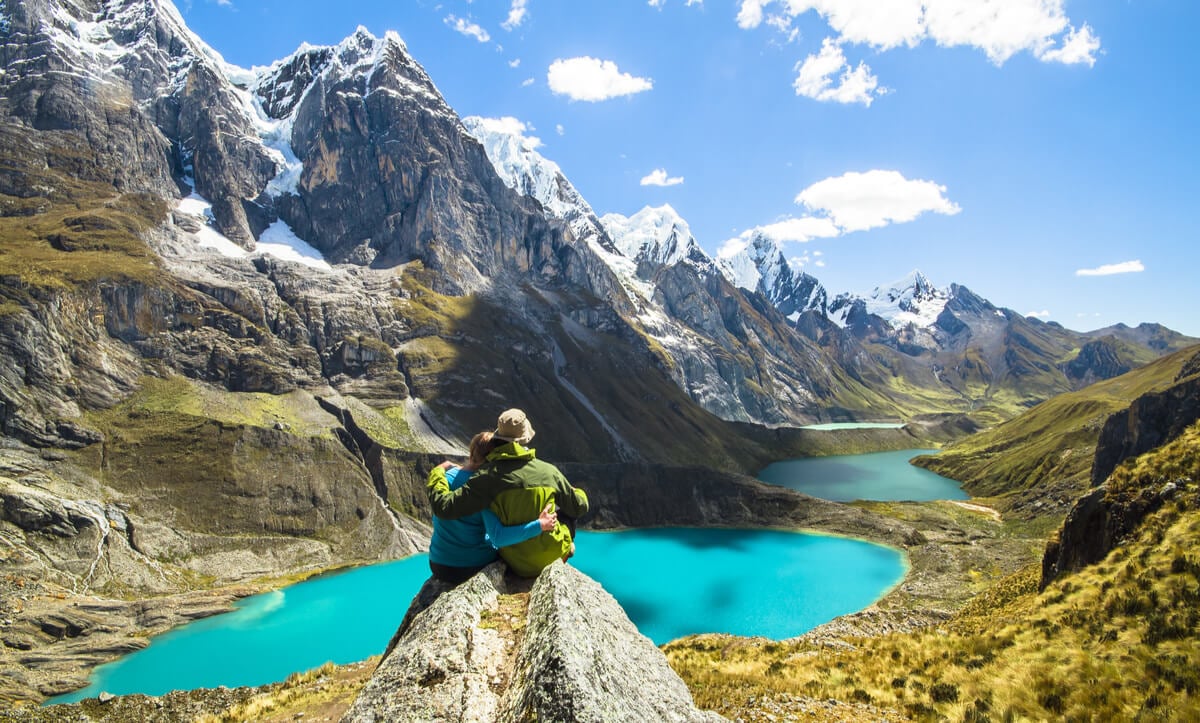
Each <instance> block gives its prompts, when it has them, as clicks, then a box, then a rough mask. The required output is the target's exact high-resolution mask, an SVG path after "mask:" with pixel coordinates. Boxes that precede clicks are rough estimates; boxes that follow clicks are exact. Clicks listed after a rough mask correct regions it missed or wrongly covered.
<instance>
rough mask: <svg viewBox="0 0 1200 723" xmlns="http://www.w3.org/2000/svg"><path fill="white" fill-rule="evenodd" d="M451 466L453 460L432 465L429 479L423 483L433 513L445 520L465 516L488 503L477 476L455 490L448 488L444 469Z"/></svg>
mask: <svg viewBox="0 0 1200 723" xmlns="http://www.w3.org/2000/svg"><path fill="white" fill-rule="evenodd" d="M453 466H455V465H454V463H453V462H442V463H441V464H439V465H438V466H437V467H434V468H433V469H432V470H430V471H429V480H428V482H426V485H425V491H426V493H427V494H428V495H429V506H430V507H431V508H433V514H435V515H437V516H438V517H441V518H442V519H446V520H456V519H458V518H459V517H465V516H466V515H469V514H472V513H474V512H478V511H480V510H482V509H483V508H485V507H487V504H488V498H487V496H486V494H480V485H479V484H478V482H479V477H478V476H476V477H473V478H472V479H471V480H469V481H468V482H467V483H466V484H465V485H463V486H462V487H459V488H458V489H456V490H451V489H450V482H449V481H448V480H447V479H446V470H447V469H449V468H450V467H453Z"/></svg>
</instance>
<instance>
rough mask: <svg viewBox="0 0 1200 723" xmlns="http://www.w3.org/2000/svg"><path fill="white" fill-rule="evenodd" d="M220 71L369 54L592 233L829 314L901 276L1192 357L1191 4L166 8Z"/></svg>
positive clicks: (1153, 0) (578, 0)
mask: <svg viewBox="0 0 1200 723" xmlns="http://www.w3.org/2000/svg"><path fill="white" fill-rule="evenodd" d="M179 9H180V12H181V14H182V15H183V17H184V19H185V20H186V21H187V23H188V25H189V26H190V27H191V28H192V30H193V31H195V32H196V33H197V34H198V35H199V36H200V37H201V38H203V39H204V40H205V41H206V42H207V43H208V44H209V45H211V46H212V47H213V48H215V49H216V50H217V51H218V52H220V53H221V54H222V55H223V56H224V57H225V59H226V60H227V61H229V62H231V63H234V64H236V65H240V66H243V67H252V66H255V65H266V64H269V63H270V62H272V61H274V60H277V59H279V58H282V57H284V56H286V55H288V54H290V53H291V52H293V51H294V50H295V49H296V48H297V47H298V46H299V45H300V43H301V42H309V43H312V44H316V45H331V44H335V43H337V42H338V41H340V40H341V39H342V38H344V37H346V36H347V35H349V34H351V33H352V32H353V31H354V30H355V28H356V27H357V26H358V25H363V26H365V27H366V28H367V29H368V30H370V31H371V32H372V33H374V34H375V35H378V36H382V35H383V34H384V33H385V32H386V31H388V30H392V31H395V32H396V33H398V34H399V35H400V37H401V38H403V39H404V41H405V43H406V44H407V46H408V49H409V51H410V52H411V53H412V55H413V56H414V57H415V58H416V59H417V61H418V62H420V63H421V64H422V65H423V66H424V67H425V69H426V70H427V71H428V72H429V74H430V76H431V77H432V78H433V81H434V83H436V84H437V86H438V87H439V89H440V90H441V91H442V93H443V94H444V95H445V96H446V99H447V101H448V102H449V103H450V105H451V106H452V107H453V108H454V109H455V110H457V111H458V112H459V114H460V115H462V116H467V115H481V116H485V117H491V118H502V117H511V118H514V119H516V120H517V121H519V122H520V123H523V124H524V128H525V131H524V132H525V134H526V135H527V136H531V137H536V138H537V139H539V140H540V142H541V145H540V146H539V148H538V150H539V152H541V153H542V155H544V156H545V157H547V158H549V159H550V160H552V161H555V162H556V163H558V165H559V166H560V167H561V168H562V170H563V172H564V173H565V174H566V175H567V177H568V178H569V179H570V180H571V182H572V183H574V184H575V186H576V187H577V188H578V189H579V190H580V192H581V193H582V194H583V195H584V197H585V198H586V199H587V200H588V202H589V203H591V205H592V207H593V208H594V209H595V210H596V212H597V213H598V214H601V215H602V214H605V213H610V212H615V213H620V214H624V215H626V216H628V215H632V214H634V213H636V212H637V211H638V210H640V209H642V208H643V207H644V206H647V205H650V206H659V205H662V204H664V203H668V204H670V205H671V206H672V207H673V208H675V210H676V211H678V212H679V214H680V215H681V216H683V218H685V219H686V220H687V221H688V223H689V224H690V225H691V228H692V231H693V233H694V234H695V236H696V239H697V240H698V241H699V243H700V244H701V246H703V247H704V248H705V249H706V250H707V251H708V252H709V253H710V254H713V255H717V254H718V253H719V252H720V251H721V249H722V248H729V247H733V246H736V243H737V240H738V238H739V237H740V236H741V235H742V234H745V233H747V232H749V231H750V230H752V229H755V228H762V227H766V228H769V229H771V230H772V232H773V233H774V234H775V235H776V236H777V237H778V238H780V239H788V240H786V241H785V250H786V252H787V253H788V255H789V256H791V257H792V258H794V259H796V260H797V263H799V264H801V265H803V268H804V270H805V271H807V272H809V273H811V274H813V275H814V276H816V277H817V278H818V279H819V280H820V281H821V282H822V283H823V284H824V285H825V286H826V287H827V288H828V289H829V291H830V292H831V293H838V292H842V291H854V292H859V293H862V292H869V291H870V290H871V289H872V288H874V287H875V286H877V285H880V284H884V283H887V282H889V281H892V280H894V279H897V278H900V277H902V276H904V275H905V274H907V273H908V272H909V271H911V270H912V269H920V270H921V271H922V272H924V273H925V274H926V276H928V277H929V278H930V280H931V281H932V282H933V283H934V284H936V285H938V286H942V287H945V286H948V285H949V284H950V283H952V282H953V283H959V284H963V285H965V286H967V287H969V288H970V289H971V290H973V291H975V292H976V293H978V294H980V295H982V296H984V297H985V298H987V299H989V300H991V301H992V302H993V303H995V304H997V305H999V306H1005V307H1009V308H1012V309H1014V310H1016V311H1018V312H1021V313H1025V314H1036V315H1038V316H1039V317H1040V318H1043V319H1046V320H1053V321H1057V322H1059V323H1061V324H1063V325H1064V326H1067V327H1069V328H1072V329H1077V330H1081V331H1083V330H1091V329H1095V328H1099V327H1103V326H1107V325H1110V324H1115V323H1117V322H1124V323H1127V324H1130V325H1135V324H1137V323H1140V322H1143V321H1155V322H1159V323H1163V324H1166V325H1167V326H1169V327H1171V328H1173V329H1176V330H1177V331H1181V332H1184V333H1187V334H1190V335H1193V336H1200V311H1197V309H1200V291H1197V289H1198V288H1200V285H1198V284H1197V281H1196V274H1197V271H1198V269H1200V251H1198V250H1197V248H1198V245H1200V244H1198V243H1197V241H1198V240H1200V217H1198V215H1197V213H1196V208H1197V205H1198V204H1197V203H1196V200H1197V199H1198V198H1200V174H1198V173H1197V168H1196V167H1197V163H1198V161H1200V139H1198V131H1197V128H1198V127H1200V126H1198V125H1197V123H1196V121H1195V118H1196V116H1197V112H1198V111H1200V108H1198V105H1200V101H1198V100H1197V98H1196V94H1195V89H1196V87H1197V71H1198V70H1200V63H1198V62H1197V61H1196V60H1195V54H1194V52H1193V51H1192V47H1193V37H1192V35H1193V33H1194V29H1195V28H1196V27H1197V26H1200V3H1196V2H1194V1H1193V0H1136V1H1135V0H1002V1H1001V0H889V2H887V3H881V2H878V1H877V0H782V1H781V0H570V1H569V2H568V1H566V0H475V1H474V2H468V1H467V0H442V1H441V2H432V1H427V0H405V1H403V2H342V3H328V2H313V1H311V0H288V1H287V2H285V1H284V0H221V1H220V2H217V1H215V0H191V2H190V3H189V2H180V4H179Z"/></svg>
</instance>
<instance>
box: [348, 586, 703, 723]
mask: <svg viewBox="0 0 1200 723" xmlns="http://www.w3.org/2000/svg"><path fill="white" fill-rule="evenodd" d="M342 720H343V721H345V722H346V723H375V722H376V721H398V720H424V721H465V720H479V721H529V720H550V721H578V722H580V723H583V722H585V721H588V722H590V721H594V722H595V723H609V722H610V721H631V722H632V721H646V720H655V721H680V722H682V721H697V722H699V721H720V720H724V718H722V717H721V716H719V715H716V714H715V713H709V712H706V711H701V710H699V709H697V708H696V706H695V704H694V703H693V702H692V696H691V693H689V692H688V689H687V686H685V685H684V683H683V681H682V680H680V678H679V676H677V675H676V674H675V672H674V671H672V670H671V668H670V666H668V665H667V659H666V657H665V656H664V655H663V654H662V652H661V651H659V649H658V648H657V647H655V646H654V644H653V643H652V642H650V640H649V639H647V638H646V637H645V636H643V635H642V634H641V633H639V632H638V631H637V628H635V627H634V625H633V623H632V622H630V620H629V618H628V617H627V616H626V615H625V612H624V611H623V610H622V609H621V606H620V605H619V604H618V603H617V601H616V600H614V599H613V598H612V596H611V595H609V594H608V593H607V592H605V591H604V589H603V588H601V587H600V586H599V585H598V584H597V583H596V582H594V581H593V580H591V579H590V578H588V577H587V576H585V575H583V574H582V573H580V572H579V571H577V570H575V568H573V567H570V566H569V565H565V564H563V563H560V562H556V563H554V564H553V565H551V566H550V567H548V568H547V569H546V570H545V571H543V572H542V574H541V575H539V576H538V578H537V579H536V581H534V582H533V583H532V586H531V587H530V584H529V581H520V580H516V579H514V578H510V577H505V576H504V574H503V571H502V566H501V565H499V564H496V565H493V566H491V567H489V568H487V569H486V570H485V571H483V572H481V573H479V574H477V575H476V576H475V577H473V578H471V579H470V580H469V581H468V582H466V583H464V584H463V585H460V586H459V587H456V588H453V589H449V590H447V589H445V588H444V587H443V586H441V585H440V584H439V583H437V582H436V581H433V580H431V581H430V582H428V583H426V586H425V588H423V589H422V591H421V592H420V593H419V594H418V596H417V598H416V599H415V600H414V601H413V605H412V607H410V609H409V612H408V615H406V616H405V621H404V623H403V624H402V625H401V627H400V629H399V630H398V631H397V633H396V637H395V638H394V639H393V641H392V643H391V644H390V645H389V646H388V651H387V652H386V653H385V654H384V658H383V660H382V662H380V664H379V667H378V668H377V669H376V671H375V673H374V675H373V676H372V677H371V680H370V681H369V682H368V683H367V685H366V687H364V689H363V691H362V693H361V694H360V695H359V697H358V699H357V700H356V701H355V702H354V704H353V705H352V706H351V708H350V710H349V711H347V712H346V715H345V716H344V717H343V718H342Z"/></svg>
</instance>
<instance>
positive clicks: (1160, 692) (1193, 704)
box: [666, 424, 1200, 721]
mask: <svg viewBox="0 0 1200 723" xmlns="http://www.w3.org/2000/svg"><path fill="white" fill-rule="evenodd" d="M1198 481H1200V424H1197V425H1194V426H1192V427H1191V428H1190V429H1189V430H1188V431H1187V432H1186V433H1185V434H1184V435H1183V436H1182V437H1180V438H1179V439H1176V440H1175V441H1174V442H1172V443H1170V444H1168V445H1165V446H1164V447H1161V448H1159V449H1158V450H1155V451H1153V452H1150V453H1148V454H1146V455H1143V456H1142V457H1140V458H1138V459H1137V460H1135V461H1132V462H1130V463H1126V464H1125V465H1123V466H1122V467H1121V468H1119V469H1118V470H1117V472H1116V473H1114V475H1113V476H1112V478H1111V479H1110V481H1109V488H1110V493H1111V494H1117V495H1120V494H1124V493H1125V492H1127V491H1129V490H1136V489H1141V488H1143V487H1149V486H1155V487H1157V486H1161V485H1162V484H1164V483H1165V482H1174V483H1175V484H1176V486H1177V487H1178V491H1177V493H1176V495H1175V497H1174V502H1173V504H1169V505H1166V506H1165V507H1163V508H1162V509H1160V510H1159V511H1158V512H1157V513H1155V514H1153V515H1151V516H1150V517H1148V518H1147V519H1146V520H1145V521H1144V522H1143V523H1142V525H1141V526H1140V527H1139V528H1138V529H1137V530H1136V532H1135V533H1134V535H1133V536H1132V538H1131V539H1129V540H1128V541H1127V542H1126V543H1125V544H1123V545H1121V546H1120V547H1118V548H1117V549H1115V550H1114V551H1113V552H1112V553H1110V554H1109V555H1108V557H1107V558H1106V559H1105V560H1104V561H1103V562H1101V563H1099V564H1097V565H1093V566H1091V567H1089V568H1086V569H1084V570H1082V571H1081V572H1079V573H1076V574H1072V575H1068V576H1065V577H1063V578H1062V579H1060V580H1058V581H1056V582H1054V583H1053V584H1051V585H1050V586H1048V587H1047V588H1046V590H1045V591H1043V592H1041V593H1038V591H1037V585H1038V579H1039V571H1038V570H1037V569H1035V567H1033V566H1031V567H1029V568H1028V569H1026V570H1023V571H1022V572H1020V573H1018V574H1016V575H1013V576H1011V577H1009V578H1007V579H1005V580H1004V581H1002V582H1000V583H998V584H997V585H995V586H993V587H992V588H991V589H990V590H989V591H987V592H985V593H984V594H982V595H980V596H979V597H977V598H976V599H975V600H973V601H972V602H971V603H969V604H968V605H966V606H965V607H964V608H963V609H961V610H960V611H959V612H958V613H957V614H956V615H955V616H954V617H953V618H952V619H950V620H949V621H948V622H947V623H946V624H945V625H942V626H939V627H937V628H933V629H926V630H923V631H920V632H917V633H911V634H892V635H885V636H881V637H874V638H855V639H848V640H844V641H842V643H843V644H842V645H840V646H838V647H819V646H818V645H816V644H814V643H810V642H806V641H804V640H803V639H800V640H798V641H794V642H771V641H766V640H762V639H739V638H730V637H728V636H698V637H693V638H687V639H684V640H681V641H677V642H675V643H671V644H670V645H668V646H667V647H666V652H667V655H668V657H669V658H670V660H671V664H672V666H673V667H674V668H675V669H676V670H677V671H678V672H679V673H680V674H681V675H682V676H683V678H684V679H685V680H686V681H687V683H688V685H689V687H690V688H691V689H692V691H693V693H694V695H695V696H696V699H697V702H698V703H699V704H700V705H701V706H702V707H706V708H710V709H714V710H717V711H718V712H720V713H722V714H723V715H726V716H729V717H731V718H739V717H742V718H748V719H752V720H759V718H756V717H753V716H755V715H756V714H757V711H761V710H764V709H774V710H780V711H784V712H787V711H800V710H805V707H804V706H806V705H808V704H807V703H806V702H805V701H811V700H814V699H815V700H821V701H823V700H826V699H834V700H836V701H839V702H841V703H842V704H845V705H849V704H853V705H857V706H858V708H846V707H843V708H841V709H840V710H842V711H843V712H845V711H851V712H853V711H855V710H857V711H859V712H860V713H861V716H849V715H847V716H844V717H846V718H852V717H861V718H862V719H864V720H865V719H870V720H880V719H897V718H912V719H917V720H956V721H957V720H963V721H984V720H994V721H1002V720H1196V719H1197V718H1198V717H1200V699H1198V698H1197V692H1198V691H1200V637H1198V636H1200V484H1198Z"/></svg>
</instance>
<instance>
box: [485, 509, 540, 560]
mask: <svg viewBox="0 0 1200 723" xmlns="http://www.w3.org/2000/svg"><path fill="white" fill-rule="evenodd" d="M557 522H558V515H557V514H555V513H554V512H553V511H551V505H546V508H545V509H543V510H542V514H540V515H538V518H537V519H536V520H530V521H529V522H526V523H525V524H522V525H504V524H501V522H500V518H499V517H497V516H496V513H495V512H492V511H491V510H490V509H487V510H484V511H483V525H484V527H485V528H487V538H488V542H490V543H492V547H494V548H496V549H497V550H499V549H500V548H501V547H508V546H509V545H515V544H517V543H518V542H524V541H526V540H529V539H533V538H534V537H537V536H538V535H540V534H542V533H543V532H547V531H549V530H553V529H554V526H555V524H556V523H557Z"/></svg>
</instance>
